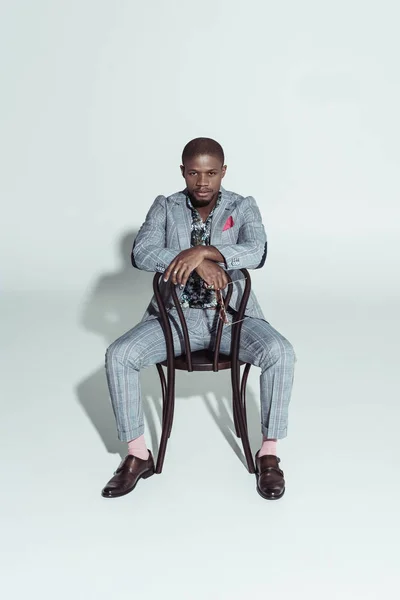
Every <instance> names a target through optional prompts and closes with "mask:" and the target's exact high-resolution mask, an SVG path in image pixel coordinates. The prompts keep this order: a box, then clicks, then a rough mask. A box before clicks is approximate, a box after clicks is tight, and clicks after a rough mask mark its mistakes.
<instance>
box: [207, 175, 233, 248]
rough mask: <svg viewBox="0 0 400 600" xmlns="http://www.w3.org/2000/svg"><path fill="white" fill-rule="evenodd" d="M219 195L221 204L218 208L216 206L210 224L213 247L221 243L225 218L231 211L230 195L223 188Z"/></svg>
mask: <svg viewBox="0 0 400 600" xmlns="http://www.w3.org/2000/svg"><path fill="white" fill-rule="evenodd" d="M221 193H222V195H221V202H220V204H219V206H217V208H216V209H215V213H214V216H213V220H212V224H211V239H210V243H211V246H215V245H216V244H220V243H221V239H222V230H223V228H224V225H225V223H226V220H227V218H228V217H229V215H230V214H231V212H232V210H233V202H232V198H231V194H229V192H227V191H226V190H224V188H223V187H221Z"/></svg>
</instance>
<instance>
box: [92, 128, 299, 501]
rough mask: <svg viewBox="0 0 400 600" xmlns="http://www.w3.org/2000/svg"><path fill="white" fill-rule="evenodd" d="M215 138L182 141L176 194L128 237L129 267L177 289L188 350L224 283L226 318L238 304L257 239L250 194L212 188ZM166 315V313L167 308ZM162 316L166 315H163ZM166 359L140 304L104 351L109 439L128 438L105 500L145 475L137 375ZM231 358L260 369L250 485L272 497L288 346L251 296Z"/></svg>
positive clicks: (218, 168)
mask: <svg viewBox="0 0 400 600" xmlns="http://www.w3.org/2000/svg"><path fill="white" fill-rule="evenodd" d="M224 162H225V159H224V153H223V150H222V147H221V146H220V144H219V143H218V142H216V141H214V140H212V139H209V138H196V139H194V140H192V141H191V142H189V143H188V144H187V145H186V146H185V148H184V150H183V154H182V165H181V171H182V175H183V177H184V179H185V182H186V188H185V190H184V191H182V192H178V193H177V194H173V195H172V196H169V197H167V198H166V197H165V196H158V197H157V198H156V199H155V201H154V203H153V205H152V207H151V208H150V211H149V212H148V214H147V217H146V220H145V222H144V224H143V225H142V227H141V228H140V231H139V233H138V235H137V237H136V239H135V242H134V245H133V249H132V263H133V265H134V266H135V267H136V268H138V269H144V270H146V271H158V272H162V273H164V277H163V280H164V283H163V286H164V287H163V290H162V291H163V293H164V296H165V297H166V299H167V301H168V286H170V285H171V282H172V284H173V285H175V286H177V291H178V293H179V295H180V301H181V303H182V306H183V310H184V312H185V317H186V321H187V325H188V330H189V335H190V340H191V347H192V351H195V350H200V349H204V348H207V347H209V346H210V341H211V340H212V339H213V336H215V330H216V323H217V321H218V302H217V294H218V293H219V290H222V289H223V288H224V287H225V286H226V285H227V283H228V279H227V276H226V273H225V271H226V270H228V271H229V273H230V276H231V278H232V280H233V281H237V282H238V284H233V286H234V288H235V289H234V291H233V294H232V297H231V301H230V311H229V313H230V314H229V315H228V318H229V319H231V320H232V315H234V314H235V311H236V310H237V308H238V303H239V301H240V293H239V292H240V290H238V289H237V288H238V287H240V282H239V281H238V279H239V278H240V277H239V276H242V274H241V272H240V271H235V269H236V270H237V269H240V268H246V269H258V268H260V267H262V266H263V264H264V262H265V257H266V252H267V241H266V235H265V231H264V227H263V224H262V219H261V214H260V211H259V209H258V207H257V205H256V202H255V200H254V198H252V197H251V196H249V197H247V198H244V197H242V196H239V195H238V194H234V193H232V192H228V191H226V190H224V189H223V188H222V187H221V181H222V179H223V178H224V176H225V173H226V165H225V164H224ZM171 310H172V311H173V310H174V309H171ZM170 314H172V312H171V313H170ZM171 325H172V328H173V338H174V348H175V353H176V354H177V355H179V354H181V353H182V344H181V337H182V336H181V332H180V330H179V326H178V325H177V324H176V320H175V319H173V318H172V319H171ZM231 330H232V327H229V326H226V327H224V329H223V335H222V340H221V352H223V353H227V354H229V351H230V341H231ZM165 359H166V347H165V341H164V335H163V332H162V329H161V325H160V322H159V320H158V316H157V305H156V303H155V301H154V298H153V300H152V302H151V303H150V305H149V307H148V309H147V311H146V314H145V315H144V317H143V319H142V321H141V323H139V324H138V325H136V326H135V327H134V328H133V329H131V330H130V331H128V332H127V333H125V334H124V335H123V336H122V337H120V338H119V339H117V340H116V341H115V342H114V343H113V344H111V346H110V347H109V348H108V350H107V353H106V372H107V380H108V386H109V390H110V396H111V401H112V406H113V409H114V414H115V418H116V423H117V429H118V437H119V439H120V440H122V441H126V442H128V455H127V456H126V457H125V459H124V460H123V461H122V462H121V464H120V466H119V467H118V469H117V471H116V472H115V474H114V476H113V477H112V478H111V480H110V481H109V482H108V483H107V485H106V486H105V488H104V489H103V490H102V495H103V496H104V497H105V498H115V497H118V496H122V495H124V494H127V493H129V492H131V491H132V490H133V489H134V487H135V486H136V484H137V482H138V481H139V479H141V478H142V479H145V478H147V477H150V476H151V475H153V473H154V462H153V457H152V454H151V452H150V451H149V450H148V449H147V447H146V443H145V438H144V423H143V408H142V400H141V390H140V384H139V371H140V369H142V368H143V367H146V366H149V365H153V364H156V363H159V362H162V361H163V360H165ZM239 359H240V360H242V361H245V362H250V363H252V364H253V365H257V366H259V367H261V377H260V399H261V424H262V434H263V438H262V444H261V448H260V450H259V451H258V452H257V454H256V457H255V458H256V472H257V473H256V475H257V491H258V493H259V494H260V495H261V496H262V497H263V498H266V499H270V500H272V499H277V498H281V497H282V496H283V494H284V491H285V480H284V474H283V472H282V470H281V469H280V468H279V462H280V459H279V458H278V457H277V440H278V439H280V438H283V437H285V436H286V432H287V413H288V405H289V400H290V394H291V388H292V383H293V373H294V363H295V360H296V359H295V355H294V352H293V348H292V346H291V345H290V343H289V342H288V341H287V340H286V339H285V338H284V337H283V336H282V335H280V334H279V333H278V332H277V331H276V330H275V329H273V328H272V327H271V325H270V324H269V323H267V321H265V319H264V316H263V313H262V311H261V308H260V306H259V304H258V302H257V299H256V297H255V295H254V293H252V294H251V296H250V298H249V302H248V305H247V310H246V313H245V320H244V322H243V324H242V332H241V343H240V350H239Z"/></svg>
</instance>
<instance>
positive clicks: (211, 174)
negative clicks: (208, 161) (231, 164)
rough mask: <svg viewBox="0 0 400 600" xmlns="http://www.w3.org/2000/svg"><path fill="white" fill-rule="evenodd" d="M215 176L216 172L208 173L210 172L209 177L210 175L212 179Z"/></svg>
mask: <svg viewBox="0 0 400 600" xmlns="http://www.w3.org/2000/svg"><path fill="white" fill-rule="evenodd" d="M216 174H217V172H216V171H210V172H209V175H210V176H211V177H214V175H216Z"/></svg>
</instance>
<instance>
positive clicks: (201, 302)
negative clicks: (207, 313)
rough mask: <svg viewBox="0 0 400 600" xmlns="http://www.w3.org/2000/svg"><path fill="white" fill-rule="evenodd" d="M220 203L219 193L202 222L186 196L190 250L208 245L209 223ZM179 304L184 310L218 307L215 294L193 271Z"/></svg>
mask: <svg viewBox="0 0 400 600" xmlns="http://www.w3.org/2000/svg"><path fill="white" fill-rule="evenodd" d="M220 202H221V192H220V193H219V194H218V199H217V202H216V204H215V206H214V208H213V209H212V211H211V212H210V214H209V215H208V217H207V219H206V220H205V221H204V222H203V220H202V218H201V216H200V215H199V213H198V212H197V210H196V209H195V208H194V207H193V205H192V203H191V201H190V198H189V196H186V203H187V206H188V208H190V210H191V211H192V234H191V239H190V244H191V247H192V248H193V247H194V246H200V245H201V246H209V245H210V235H211V222H212V218H213V215H214V212H215V209H216V208H217V206H218V205H219V203H220ZM181 304H182V306H183V307H184V308H187V307H190V308H216V307H217V306H218V303H217V299H216V296H215V292H214V291H213V290H208V289H207V288H206V286H205V283H204V280H203V279H202V278H201V277H200V275H198V274H197V273H196V271H193V273H191V274H190V275H189V278H188V280H187V282H186V286H185V289H184V290H183V292H182V296H181Z"/></svg>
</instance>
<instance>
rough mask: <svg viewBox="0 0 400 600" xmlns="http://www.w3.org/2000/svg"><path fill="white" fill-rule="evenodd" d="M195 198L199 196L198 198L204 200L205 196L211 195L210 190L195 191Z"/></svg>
mask: <svg viewBox="0 0 400 600" xmlns="http://www.w3.org/2000/svg"><path fill="white" fill-rule="evenodd" d="M195 194H196V196H199V197H200V198H206V197H207V196H209V195H210V194H212V190H207V191H204V190H202V191H198V190H196V191H195Z"/></svg>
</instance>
